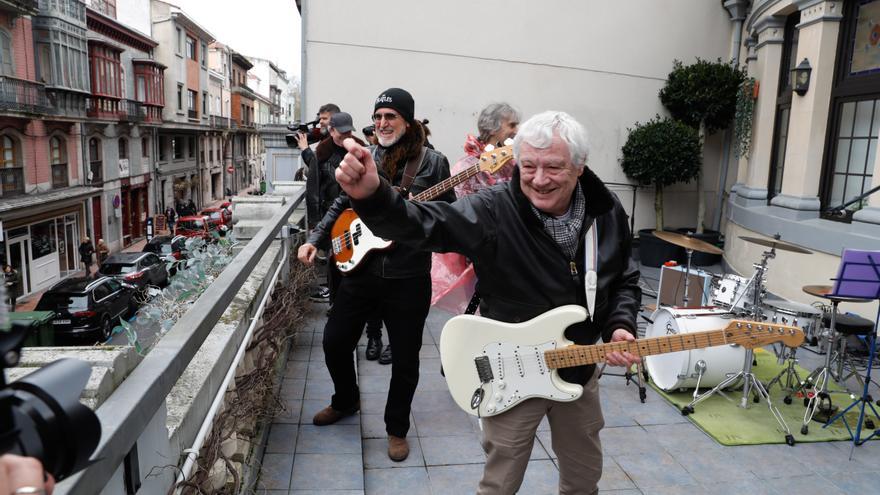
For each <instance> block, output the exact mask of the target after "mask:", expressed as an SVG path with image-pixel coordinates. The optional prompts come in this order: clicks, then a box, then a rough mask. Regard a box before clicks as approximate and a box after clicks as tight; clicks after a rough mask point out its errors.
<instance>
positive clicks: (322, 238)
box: [307, 146, 455, 278]
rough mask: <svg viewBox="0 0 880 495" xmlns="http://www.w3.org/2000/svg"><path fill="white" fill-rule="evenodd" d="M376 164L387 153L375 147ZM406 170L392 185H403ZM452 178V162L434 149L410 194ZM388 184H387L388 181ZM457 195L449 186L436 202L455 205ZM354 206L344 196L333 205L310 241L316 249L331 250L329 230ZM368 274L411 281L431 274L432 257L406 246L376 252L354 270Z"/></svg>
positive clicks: (414, 181) (426, 152)
mask: <svg viewBox="0 0 880 495" xmlns="http://www.w3.org/2000/svg"><path fill="white" fill-rule="evenodd" d="M370 150H371V152H372V154H373V158H374V159H375V160H376V163H381V160H380V158H381V156H382V153H383V152H384V150H383V148H382V147H380V146H372V147H371V148H370ZM403 169H404V167H399V170H398V171H397V175H396V176H395V177H394V180H393V181H392V183H391V184H392V185H395V186H397V185H400V181H401V180H403ZM447 178H449V160H447V159H446V157H445V156H443V154H442V153H440V152H438V151H434V150H432V149H426V150H425V157H424V158H423V159H422V164H421V166H420V167H419V171H418V173H416V177H415V179H413V183H412V185H411V186H410V188H409V192H411V193H412V194H413V195H416V194H418V193H420V192H422V191H424V190H425V189H428V188H429V187H431V186H433V185H435V184H437V183H439V182H442V181H443V180H445V179H447ZM385 182H386V183H387V181H385ZM390 194H394V195H395V196H398V197H400V199H401V201H403V198H402V197H401V196H400V194H399V193H398V192H397V191H396V190H394V189H390ZM454 200H455V192H454V191H453V190H452V188H451V186H450V190H449V191H447V192H445V193H443V194H441V195H440V196H438V197H437V198H435V201H454ZM350 207H351V203H350V199H349V197H348V195H346V194H345V192H342V193H341V194H340V195H339V197H337V198H336V200H335V201H334V202H333V204H331V205H330V208H329V209H328V210H327V214H326V215H324V218H322V219H321V221H320V223H318V225H317V226H316V227H315V228H314V229H313V230H312V232H311V234H310V235H309V238H308V241H307V242H309V243H310V244H313V245H315V246H316V247H319V248H322V249H327V248H329V247H330V229H331V228H332V227H333V223H334V222H336V219H337V218H339V214H340V213H342V212H343V211H344V210H345V209H346V208H350ZM361 270H363V271H366V272H368V273H371V274H373V275H377V276H379V277H382V278H409V277H415V276H419V275H428V274H430V273H431V253H430V252H427V251H418V250H414V249H412V248H410V247H407V246H400V245H396V244H395V245H393V246H392V247H391V248H389V249H386V250H384V251H374V252H372V253H370V254H369V258H367V259H366V260H365V261H364V265H363V266H360V267H358V268H356V269H355V273H356V272H359V271H361Z"/></svg>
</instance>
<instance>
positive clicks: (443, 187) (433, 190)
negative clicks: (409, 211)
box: [412, 163, 480, 201]
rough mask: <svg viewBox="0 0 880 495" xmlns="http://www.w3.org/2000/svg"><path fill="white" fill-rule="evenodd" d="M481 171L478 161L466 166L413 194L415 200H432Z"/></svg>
mask: <svg viewBox="0 0 880 495" xmlns="http://www.w3.org/2000/svg"><path fill="white" fill-rule="evenodd" d="M478 173H480V164H479V163H477V164H476V165H473V166H471V167H468V168H466V169H465V170H463V171H461V172H459V173H457V174H455V175H453V176H452V177H450V178H448V179H446V180H444V181H443V182H439V183H437V184H434V185H433V186H431V187H429V188H427V189H425V190H424V191H422V192H420V193H419V194H416V195H415V196H413V198H412V199H413V201H431V200H432V199H434V198H436V197H437V196H440V195H441V194H443V193H445V192H446V191H448V190H450V189H452V188H453V187H455V186H457V185H459V184H461V183H462V182H464V181H466V180H468V179H470V178H471V177H473V176H475V175H477V174H478Z"/></svg>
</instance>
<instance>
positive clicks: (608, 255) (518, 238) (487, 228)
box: [353, 169, 641, 384]
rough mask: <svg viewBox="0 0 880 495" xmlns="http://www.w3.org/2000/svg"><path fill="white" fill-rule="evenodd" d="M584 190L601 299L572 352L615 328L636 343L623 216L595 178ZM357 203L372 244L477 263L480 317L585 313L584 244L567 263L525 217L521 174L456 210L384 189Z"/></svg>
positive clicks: (634, 275) (583, 376) (576, 334)
mask: <svg viewBox="0 0 880 495" xmlns="http://www.w3.org/2000/svg"><path fill="white" fill-rule="evenodd" d="M580 183H581V187H582V191H583V193H584V197H585V198H586V217H587V218H586V220H585V222H584V228H586V227H587V226H588V225H590V224H591V220H590V219H591V218H595V219H596V225H597V230H598V242H599V262H598V267H599V270H598V291H597V294H596V307H595V315H594V318H593V319H592V320H589V319H588V320H587V321H584V322H581V323H577V324H575V325H572V326H571V327H569V328H568V329H567V330H566V336H567V338H569V339H570V340H572V341H574V342H575V343H577V344H592V343H595V342H596V341H597V340H598V339H599V338H600V337H601V338H602V339H603V340H604V341H606V342H607V341H609V340H610V339H611V334H612V332H613V331H614V330H615V329H617V328H624V329H627V330H629V331H630V332H631V333H632V334H633V335H636V315H637V312H638V309H639V306H640V302H641V289H640V288H639V286H638V281H639V271H638V268H637V266H636V265H635V263H633V262H632V260H631V258H630V252H631V246H630V240H631V237H630V232H629V225H628V223H627V215H626V213H625V211H624V210H623V207H622V206H621V205H620V202H619V201H618V199H617V197H616V196H614V195H613V194H612V193H611V192H610V191H609V190H608V189H607V188H606V187H605V185H604V184H602V181H601V180H600V179H599V178H598V177H597V176H596V175H595V174H593V172H592V171H590V170H589V169H585V170H584V173H583V174H582V175H581V178H580ZM353 203H354V208H355V211H356V212H357V213H358V215H360V217H361V218H362V219H363V220H364V222H366V224H367V225H368V226H369V227H370V229H371V230H372V231H373V232H374V233H376V234H377V235H381V236H382V237H384V238H387V239H392V240H395V241H398V242H400V243H401V244H407V245H410V246H413V247H416V248H419V249H425V250H431V251H437V252H450V251H454V252H458V253H461V254H463V255H465V256H467V257H468V258H470V259H471V260H473V262H474V269H475V271H476V275H477V280H478V282H477V290H478V291H479V293H480V295H481V296H482V301H481V303H480V313H481V314H482V315H483V316H485V317H488V318H492V319H495V320H500V321H505V322H514V323H515V322H522V321H526V320H529V319H531V318H534V317H535V316H538V315H540V314H542V313H544V312H547V311H549V310H551V309H553V308H556V307H558V306H562V305H566V304H579V305H581V306H585V307H586V296H585V291H584V273H586V270H585V269H584V262H585V260H584V242H583V236H581V242H580V245H579V246H578V253H577V255H576V256H575V258H574V259H570V258H569V257H568V255H566V254H565V252H564V251H563V250H562V248H560V247H559V245H558V244H557V243H556V241H554V240H553V239H552V238H551V237H550V236H549V235H548V234H547V233H546V232H545V231H544V226H543V224H542V223H541V221H540V220H539V219H538V218H537V217H536V216H535V214H534V212H533V211H532V210H531V207H530V205H529V202H528V199H527V198H526V197H525V195H524V194H523V193H522V190H521V189H520V184H519V169H516V170H515V171H514V175H513V178H512V180H511V181H510V182H508V183H506V184H502V185H497V186H494V187H491V188H488V189H484V190H481V191H479V192H478V193H477V194H472V195H469V196H465V197H463V198H460V199H459V200H458V201H456V202H455V203H452V204H443V203H437V202H426V203H414V202H405V201H403V200H401V199H400V198H399V197H398V195H397V194H395V193H394V191H393V190H392V189H391V188H390V187H389V185H388V184H387V182H385V181H382V185H381V186H380V189H379V190H378V191H377V192H376V194H374V195H373V196H371V197H370V198H367V199H365V200H361V201H354V202H353ZM582 234H583V233H582ZM572 262H574V263H575V265H576V267H577V273H576V274H573V273H572V269H571V263H572ZM592 371H593V367H592V366H589V367H578V368H568V369H565V370H562V371H561V373H560V375H561V376H562V377H563V378H565V379H566V380H568V381H571V382H575V383H581V384H583V383H585V382H586V380H587V379H588V378H589V377H590V376H591V375H592Z"/></svg>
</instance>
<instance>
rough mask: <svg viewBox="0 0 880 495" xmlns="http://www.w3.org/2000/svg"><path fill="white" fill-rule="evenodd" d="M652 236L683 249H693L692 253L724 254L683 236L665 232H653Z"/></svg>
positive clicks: (718, 249) (719, 249) (705, 243)
mask: <svg viewBox="0 0 880 495" xmlns="http://www.w3.org/2000/svg"><path fill="white" fill-rule="evenodd" d="M654 235H655V236H657V237H658V238H660V239H663V240H664V241H666V242H668V243H671V244H675V245H676V246H681V247H683V248H685V249H693V250H694V251H699V252H701V253H709V254H724V251H723V250H721V248H719V247H717V246H713V245H711V244H709V243H708V242H705V241H701V240H699V239H695V238H693V237H689V236H686V235H684V234H678V233H676V232H669V231H666V230H655V231H654Z"/></svg>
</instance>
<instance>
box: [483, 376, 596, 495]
mask: <svg viewBox="0 0 880 495" xmlns="http://www.w3.org/2000/svg"><path fill="white" fill-rule="evenodd" d="M545 415H546V416H547V419H548V421H549V422H550V434H551V441H552V447H553V451H554V452H555V453H556V456H557V457H558V458H559V493H560V494H564V495H574V494H578V495H579V494H594V493H598V491H599V488H598V484H599V478H600V477H601V476H602V444H601V442H600V441H599V430H601V429H602V427H603V426H604V425H605V420H604V419H603V418H602V409H601V407H600V406H599V385H598V382H597V380H596V378H595V377H593V378H591V379H590V381H589V382H587V384H586V385H585V386H584V394H583V395H582V396H581V397H580V398H579V399H578V400H576V401H573V402H557V401H552V400H548V399H540V398H533V399H528V400H525V401H523V402H521V403H520V404H519V405H517V406H516V407H514V408H513V409H511V410H509V411H507V412H504V413H502V414H499V415H498V416H491V417H488V418H483V419H482V422H483V440H482V444H483V450H485V451H486V455H487V459H486V467H485V469H484V470H483V479H481V480H480V486H479V488H478V490H477V493H478V494H479V495H490V494H491V495H496V494H498V495H508V494H513V493H516V492H517V490H519V487H520V485H521V484H522V481H523V477H524V476H525V473H526V466H527V465H528V462H529V456H530V455H531V453H532V444H533V443H534V442H535V432H537V430H538V425H539V424H540V423H541V419H543V418H544V416H545Z"/></svg>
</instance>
